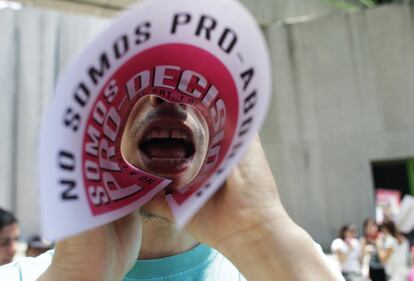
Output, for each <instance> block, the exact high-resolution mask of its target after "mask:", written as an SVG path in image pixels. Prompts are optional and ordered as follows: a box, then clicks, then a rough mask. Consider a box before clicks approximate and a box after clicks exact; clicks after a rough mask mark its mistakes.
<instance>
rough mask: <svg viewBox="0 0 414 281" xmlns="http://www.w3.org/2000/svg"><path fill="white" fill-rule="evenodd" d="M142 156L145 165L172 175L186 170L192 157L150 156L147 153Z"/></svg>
mask: <svg viewBox="0 0 414 281" xmlns="http://www.w3.org/2000/svg"><path fill="white" fill-rule="evenodd" d="M142 158H143V162H144V165H145V166H146V167H147V168H148V169H149V170H151V171H152V172H155V173H160V174H171V175H173V174H178V173H181V172H184V171H185V170H186V169H187V168H188V167H189V164H190V161H191V158H186V159H175V158H150V157H148V156H147V155H145V154H144V155H143V157H142Z"/></svg>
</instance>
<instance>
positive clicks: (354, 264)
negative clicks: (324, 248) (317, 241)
mask: <svg viewBox="0 0 414 281" xmlns="http://www.w3.org/2000/svg"><path fill="white" fill-rule="evenodd" d="M350 244H351V246H349V245H348V244H347V243H345V241H344V240H342V239H341V238H336V239H335V240H334V241H333V242H332V244H331V251H332V253H336V252H337V251H339V252H340V253H342V254H345V255H346V256H347V259H346V261H345V262H344V263H342V264H341V271H343V272H357V273H360V272H361V265H360V261H359V257H360V255H361V245H360V243H359V241H358V240H357V239H355V238H353V239H352V240H351V241H350Z"/></svg>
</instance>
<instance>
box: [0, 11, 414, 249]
mask: <svg viewBox="0 0 414 281" xmlns="http://www.w3.org/2000/svg"><path fill="white" fill-rule="evenodd" d="M286 5H287V4H286ZM412 21H413V18H412V16H411V13H410V8H409V7H408V6H384V7H380V8H376V9H373V10H367V11H364V12H360V13H355V14H347V15H338V14H337V15H331V16H324V17H320V18H318V19H314V20H312V21H305V22H298V23H295V24H280V22H279V21H277V22H275V23H273V24H268V25H267V26H266V27H265V31H266V35H267V38H268V41H269V46H270V49H271V53H272V63H273V68H274V70H273V71H274V73H273V76H274V97H273V100H272V104H271V110H270V112H269V116H268V119H267V122H266V124H265V126H264V128H263V131H262V137H263V142H264V144H265V149H266V150H267V153H268V155H269V160H270V162H271V165H272V168H273V170H274V172H275V175H276V178H277V182H278V185H279V188H280V190H281V196H282V200H283V202H284V204H285V206H286V208H287V209H288V211H289V213H290V214H291V215H292V217H293V218H294V219H295V220H296V221H297V222H298V223H299V224H300V225H302V226H303V227H304V228H305V229H307V230H308V231H309V232H310V233H311V234H312V236H313V237H314V239H315V240H317V241H318V242H320V243H321V244H322V245H323V246H324V247H325V249H326V248H328V247H329V243H330V241H331V240H332V239H333V237H334V236H335V233H336V230H337V228H338V227H339V226H340V225H341V224H343V223H347V222H353V223H356V224H358V225H360V224H361V222H362V220H363V218H365V217H367V216H372V215H373V211H374V206H373V203H374V202H373V184H372V179H371V171H370V162H371V161H372V160H378V159H394V158H401V157H402V158H406V157H411V156H414V145H412V144H413V143H414V130H413V129H414V122H413V118H412V114H411V112H412V108H413V107H414V94H413V93H412V89H414V85H413V83H414V81H413V79H412V77H413V71H414V69H413V66H412V65H413V62H414V61H413V50H414V48H413V47H414V46H413V43H414V41H413V35H414V32H413V31H414V30H413V25H412ZM106 24H107V21H105V20H99V19H96V18H86V17H82V16H74V15H63V14H58V13H54V12H46V11H38V10H33V9H28V8H26V9H24V10H22V11H20V12H10V11H4V10H3V11H0V32H1V34H2V36H1V38H0V49H1V50H2V52H0V86H1V88H2V90H3V94H2V95H0V118H1V119H0V120H1V123H0V134H1V135H0V145H1V147H2V149H3V155H2V156H3V157H1V158H0V178H1V179H2V183H1V186H0V206H5V207H7V208H11V209H13V210H14V211H16V213H17V215H18V217H19V218H20V220H21V221H22V227H23V234H24V235H25V236H27V235H30V234H32V233H34V232H37V231H38V229H39V225H38V221H37V217H38V206H37V199H36V196H37V191H36V187H37V186H36V184H37V178H36V148H37V130H38V126H39V120H40V114H41V112H42V111H43V109H44V107H45V103H46V101H47V100H48V99H49V98H50V95H51V93H52V92H53V87H54V83H55V80H56V77H57V73H58V72H59V71H60V70H61V69H62V68H63V67H64V66H65V65H66V64H67V61H68V59H69V58H70V57H72V55H73V53H75V52H76V50H78V49H80V48H81V47H82V46H84V45H85V44H86V43H87V42H88V41H89V40H91V38H92V37H93V35H94V34H96V33H97V32H98V31H99V30H101V29H102V27H103V26H105V25H106Z"/></svg>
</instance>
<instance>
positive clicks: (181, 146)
mask: <svg viewBox="0 0 414 281" xmlns="http://www.w3.org/2000/svg"><path fill="white" fill-rule="evenodd" d="M141 149H142V151H144V152H145V154H147V155H148V156H149V157H150V158H175V159H177V158H181V159H182V158H186V156H187V150H186V145H185V143H184V142H183V141H182V140H179V139H152V140H150V141H146V142H145V143H144V144H143V145H142V146H141Z"/></svg>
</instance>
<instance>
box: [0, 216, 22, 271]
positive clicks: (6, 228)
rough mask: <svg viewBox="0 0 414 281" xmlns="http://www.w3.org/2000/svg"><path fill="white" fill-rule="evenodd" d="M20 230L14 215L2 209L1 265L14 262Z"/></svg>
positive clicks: (0, 220)
mask: <svg viewBox="0 0 414 281" xmlns="http://www.w3.org/2000/svg"><path fill="white" fill-rule="evenodd" d="M19 235H20V229H19V226H18V224H17V219H16V218H15V217H14V215H13V214H12V213H11V212H9V211H6V210H4V209H1V208H0V265H3V264H6V263H9V262H11V261H12V260H13V257H14V255H15V254H16V250H17V240H18V239H19Z"/></svg>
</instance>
